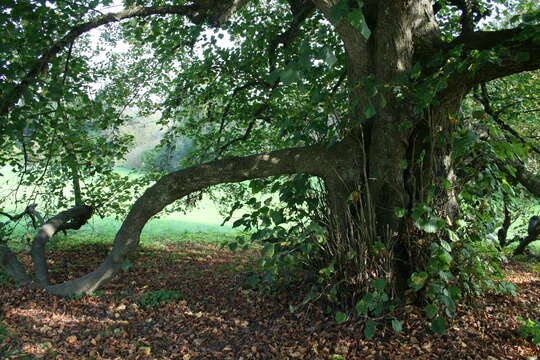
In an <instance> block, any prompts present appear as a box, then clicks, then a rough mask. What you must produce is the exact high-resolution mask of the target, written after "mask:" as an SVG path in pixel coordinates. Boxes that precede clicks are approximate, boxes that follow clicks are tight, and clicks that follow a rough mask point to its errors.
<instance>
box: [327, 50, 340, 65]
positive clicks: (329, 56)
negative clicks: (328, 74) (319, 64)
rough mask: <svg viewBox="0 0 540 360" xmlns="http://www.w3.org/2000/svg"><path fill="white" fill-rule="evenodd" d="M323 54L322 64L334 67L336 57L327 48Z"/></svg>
mask: <svg viewBox="0 0 540 360" xmlns="http://www.w3.org/2000/svg"><path fill="white" fill-rule="evenodd" d="M324 53H325V56H324V62H325V63H327V64H328V66H330V67H332V66H334V64H335V63H336V62H337V57H336V55H334V52H333V51H332V50H330V49H329V48H325V51H324Z"/></svg>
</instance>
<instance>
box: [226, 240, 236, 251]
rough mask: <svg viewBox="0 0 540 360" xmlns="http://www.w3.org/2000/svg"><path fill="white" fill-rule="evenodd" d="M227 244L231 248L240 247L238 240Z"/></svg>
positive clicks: (232, 249) (233, 249)
mask: <svg viewBox="0 0 540 360" xmlns="http://www.w3.org/2000/svg"><path fill="white" fill-rule="evenodd" d="M227 246H228V247H229V250H231V251H235V250H236V249H237V248H238V243H237V242H231V243H228V244H227Z"/></svg>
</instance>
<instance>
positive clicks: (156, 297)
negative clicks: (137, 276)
mask: <svg viewBox="0 0 540 360" xmlns="http://www.w3.org/2000/svg"><path fill="white" fill-rule="evenodd" d="M183 299H185V297H184V296H183V295H182V294H180V293H179V292H178V291H175V290H164V289H162V290H156V291H149V292H147V293H146V294H144V295H143V297H142V298H141V299H140V303H141V305H142V306H143V307H147V306H155V305H159V304H162V303H168V302H171V301H173V300H183Z"/></svg>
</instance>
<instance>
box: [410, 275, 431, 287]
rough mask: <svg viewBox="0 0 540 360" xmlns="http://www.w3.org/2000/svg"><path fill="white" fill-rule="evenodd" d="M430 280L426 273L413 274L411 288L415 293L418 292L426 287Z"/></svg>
mask: <svg viewBox="0 0 540 360" xmlns="http://www.w3.org/2000/svg"><path fill="white" fill-rule="evenodd" d="M427 279H428V274H427V272H425V271H421V272H418V273H413V274H412V275H411V279H410V286H411V288H412V289H413V290H414V291H418V290H420V289H421V288H423V287H424V284H425V283H426V280H427Z"/></svg>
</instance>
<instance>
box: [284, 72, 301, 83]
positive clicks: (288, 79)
mask: <svg viewBox="0 0 540 360" xmlns="http://www.w3.org/2000/svg"><path fill="white" fill-rule="evenodd" d="M280 78H281V81H283V84H285V85H290V84H292V83H294V82H296V81H298V80H300V73H299V72H298V71H297V70H293V69H286V70H284V71H282V72H281V74H280Z"/></svg>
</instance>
